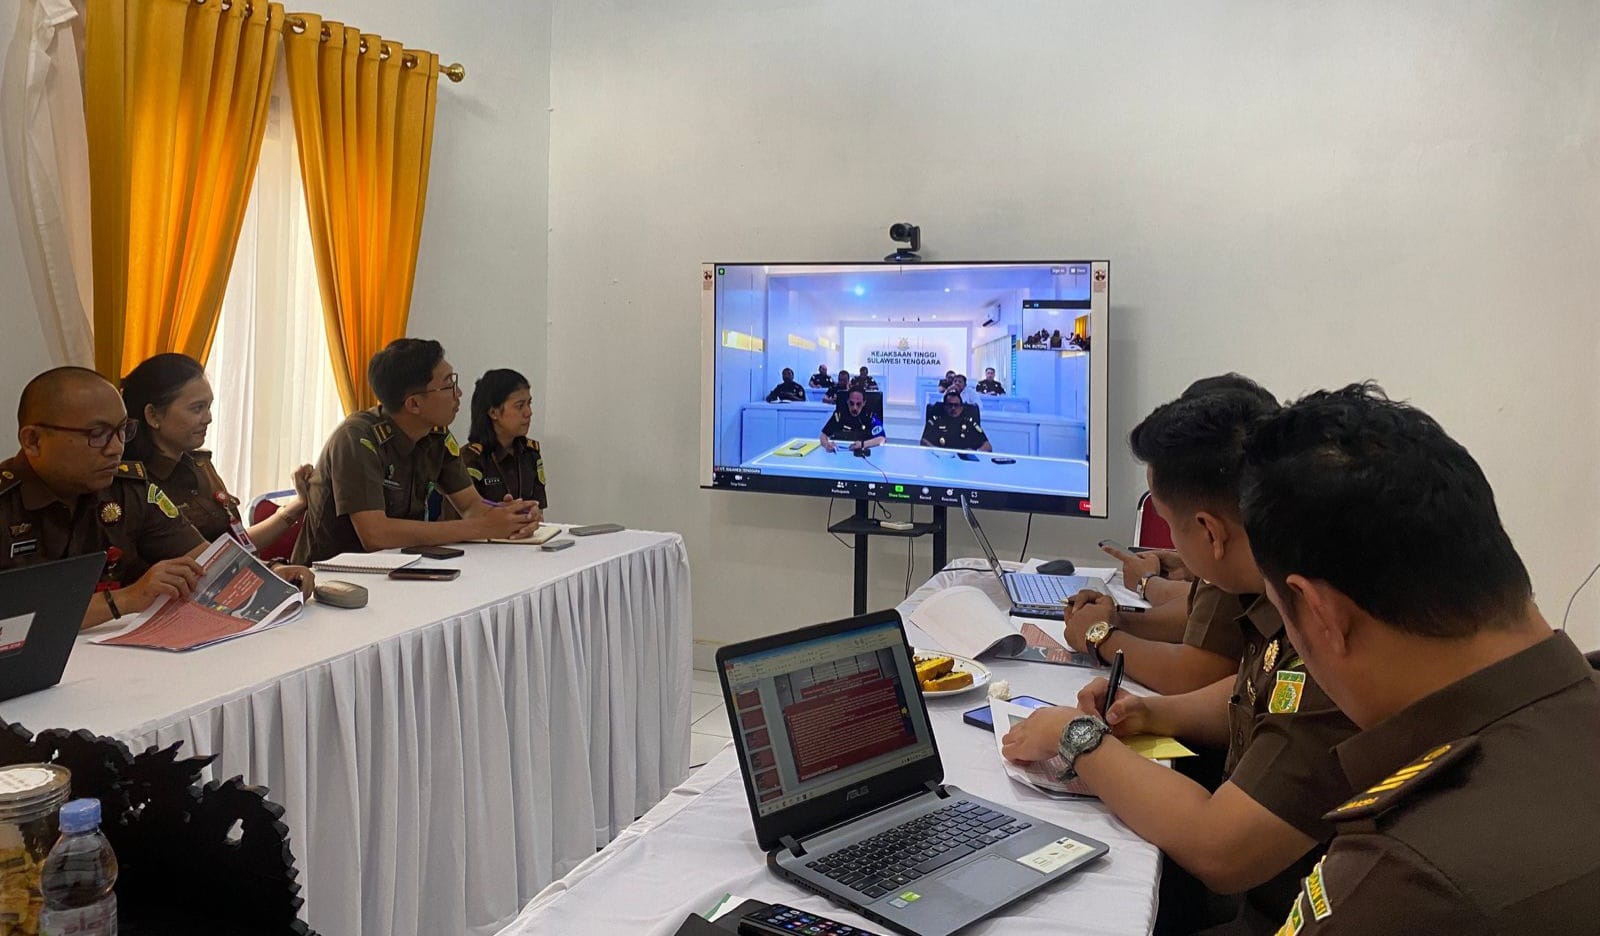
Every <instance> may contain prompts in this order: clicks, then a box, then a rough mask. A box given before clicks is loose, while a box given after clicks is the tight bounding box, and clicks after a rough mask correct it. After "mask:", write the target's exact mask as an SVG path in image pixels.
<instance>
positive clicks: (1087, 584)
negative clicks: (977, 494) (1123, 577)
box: [961, 497, 1110, 621]
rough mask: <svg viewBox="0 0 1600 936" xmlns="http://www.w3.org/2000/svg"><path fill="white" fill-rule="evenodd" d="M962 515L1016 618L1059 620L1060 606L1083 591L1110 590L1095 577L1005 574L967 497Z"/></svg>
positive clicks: (962, 500) (963, 498) (1102, 581)
mask: <svg viewBox="0 0 1600 936" xmlns="http://www.w3.org/2000/svg"><path fill="white" fill-rule="evenodd" d="M961 513H962V515H963V516H965V517H966V518H967V525H968V526H970V527H972V535H973V537H974V538H975V539H977V541H978V546H979V547H980V548H981V549H982V550H983V555H984V556H985V557H986V558H987V559H988V560H989V568H991V569H993V570H994V574H995V577H996V578H998V579H999V580H1000V584H1001V585H1002V586H1004V587H1005V590H1006V595H1007V596H1009V597H1010V598H1011V614H1012V615H1013V616H1015V617H1031V618H1049V619H1051V620H1057V621H1059V620H1060V619H1061V617H1062V614H1063V611H1062V607H1061V603H1062V602H1063V601H1065V600H1067V599H1068V598H1071V597H1072V596H1073V595H1076V594H1077V593H1078V592H1080V591H1082V590H1083V589H1085V588H1093V589H1094V590H1096V591H1099V592H1109V591H1110V586H1109V585H1108V584H1107V583H1106V580H1105V579H1103V578H1097V577H1095V576H1092V575H1040V574H1039V573H1037V572H1008V571H1006V568H1005V567H1004V566H1002V565H1001V564H1000V557H999V556H997V555H995V552H994V547H993V546H991V545H989V537H987V536H985V535H983V527H982V526H980V525H979V524H978V515H977V514H976V513H974V512H973V510H972V505H971V504H969V503H967V499H966V498H965V497H962V498H961Z"/></svg>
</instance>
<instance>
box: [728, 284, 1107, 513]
mask: <svg viewBox="0 0 1600 936" xmlns="http://www.w3.org/2000/svg"><path fill="white" fill-rule="evenodd" d="M1101 275H1102V277H1103V273H1102V274H1101ZM1102 284H1103V280H1102ZM708 288H711V289H714V290H715V297H716V298H715V309H716V316H715V318H716V323H715V324H716V340H717V347H716V349H715V362H714V367H715V379H714V394H715V398H714V400H713V403H712V407H711V413H712V418H713V420H714V427H713V430H712V432H711V445H712V450H713V451H712V463H713V464H714V465H715V466H716V472H717V474H718V475H719V478H718V479H717V480H716V482H715V483H716V484H717V486H727V487H735V488H737V487H741V486H744V484H743V483H742V482H746V481H747V480H749V479H747V478H745V477H739V478H738V479H737V481H738V482H741V483H732V482H733V481H734V479H733V478H732V477H731V475H732V474H733V473H742V472H749V473H751V474H752V475H754V476H758V477H759V479H760V480H762V481H765V482H768V483H767V485H766V487H767V488H768V489H770V488H771V483H770V482H771V481H772V479H773V478H793V479H809V480H813V481H841V480H842V481H850V482H866V483H870V484H873V485H874V486H875V485H877V484H882V485H884V488H885V490H887V491H888V492H889V493H888V494H887V495H886V494H885V493H884V491H881V490H876V489H875V490H873V491H871V492H862V491H860V490H857V491H856V492H854V493H855V496H861V494H863V493H865V494H866V496H874V495H876V496H878V497H879V499H886V500H888V499H896V498H895V496H894V495H895V493H896V488H897V486H898V487H899V492H898V493H909V494H910V495H916V494H921V493H932V494H937V495H942V494H944V493H945V491H946V490H950V491H951V492H952V493H954V492H956V491H962V492H966V491H978V492H991V491H992V492H997V493H1010V494H1041V495H1048V496H1052V497H1057V498H1083V497H1086V496H1088V493H1089V471H1088V447H1089V438H1090V433H1089V431H1088V428H1089V421H1090V406H1089V397H1090V362H1091V359H1092V357H1093V356H1092V355H1091V354H1090V351H1091V348H1092V347H1093V342H1094V335H1093V334H1092V328H1091V324H1092V321H1093V319H1092V316H1091V312H1090V308H1091V290H1092V289H1093V288H1094V283H1093V281H1092V277H1091V272H1090V266H1089V265H1088V264H1087V263H1082V264H1078V263H1061V264H1048V263H1041V264H994V265H987V264H977V265H940V266H935V267H916V266H909V265H908V266H876V265H860V266H848V265H846V266H796V267H784V266H777V265H731V264H724V265H718V266H717V267H716V274H715V279H714V282H711V283H708ZM863 368H865V369H866V372H865V374H864V375H863V373H862V369H863ZM786 369H787V370H789V371H792V374H793V381H794V383H795V384H798V385H800V387H799V390H798V391H797V388H795V387H794V386H793V385H790V384H786V383H785V378H784V372H785V370H786ZM824 369H825V370H826V374H827V380H826V383H824V381H823V379H822V376H821V375H822V372H823V370H824ZM841 373H843V374H844V375H845V377H846V379H845V381H844V382H843V383H840V381H839V375H840V374H841ZM957 375H959V378H964V380H961V379H959V378H958V377H957ZM813 378H816V379H815V380H814V379H813ZM852 388H855V389H860V390H862V391H864V392H863V393H862V395H861V397H860V398H859V399H858V400H857V401H856V403H857V410H852V409H851V408H850V407H851V390H852ZM802 392H803V397H802V396H801V393H802ZM950 392H955V393H958V394H959V399H954V398H949V397H947V393H950ZM858 411H864V412H865V413H866V414H868V415H870V416H871V417H872V418H874V419H876V420H877V421H878V422H879V423H880V424H881V433H882V435H883V436H884V439H885V442H886V444H885V445H884V446H883V447H882V448H877V447H875V448H874V449H873V450H872V452H871V456H870V457H869V458H857V457H853V456H852V453H851V452H850V451H848V442H849V441H851V440H852V438H853V437H852V436H851V434H850V433H849V432H848V431H847V432H845V433H844V434H843V437H842V438H840V437H837V436H836V437H835V438H834V441H835V442H837V443H838V446H837V448H838V451H834V452H829V451H827V450H826V447H825V446H824V445H823V444H821V443H820V440H819V436H820V435H821V434H823V431H824V429H825V427H827V426H828V424H829V420H830V418H831V417H833V416H834V414H835V413H839V415H840V416H841V417H845V416H849V415H853V414H855V413H856V412H858ZM846 423H847V424H848V421H846ZM847 428H848V425H847ZM796 492H798V493H831V494H835V495H838V494H843V493H844V492H843V491H842V490H836V491H827V490H821V489H811V490H796ZM903 499H909V500H912V501H913V502H917V501H918V498H916V497H915V496H911V497H906V498H903ZM921 500H922V502H928V499H927V498H926V497H924V498H921ZM934 502H936V503H937V502H938V501H934ZM981 502H982V499H981V496H980V498H979V503H981ZM1030 509H1031V508H1030Z"/></svg>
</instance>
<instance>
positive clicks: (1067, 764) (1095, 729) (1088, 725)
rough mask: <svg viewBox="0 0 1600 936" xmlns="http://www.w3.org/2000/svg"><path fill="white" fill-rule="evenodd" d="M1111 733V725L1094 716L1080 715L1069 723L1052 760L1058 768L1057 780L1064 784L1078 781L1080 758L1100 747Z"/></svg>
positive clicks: (1063, 731)
mask: <svg viewBox="0 0 1600 936" xmlns="http://www.w3.org/2000/svg"><path fill="white" fill-rule="evenodd" d="M1110 731H1111V727H1110V726H1109V725H1107V724H1106V723H1105V722H1103V721H1101V720H1100V719H1099V718H1096V717H1095V716H1093V715H1079V716H1078V717H1077V718H1074V719H1073V720H1072V721H1069V722H1067V727H1065V728H1063V729H1061V743H1060V745H1059V746H1058V747H1057V748H1056V756H1055V757H1052V758H1050V766H1051V767H1054V768H1058V772H1057V774H1056V779H1057V780H1058V781H1060V782H1062V783H1071V782H1072V781H1073V780H1076V779H1078V771H1077V763H1078V758H1080V757H1082V756H1083V755H1085V754H1087V753H1089V752H1090V751H1092V750H1094V749H1095V748H1097V747H1099V746H1100V741H1101V740H1102V739H1103V738H1105V736H1106V734H1107V733H1108V732H1110Z"/></svg>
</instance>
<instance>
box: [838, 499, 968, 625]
mask: <svg viewBox="0 0 1600 936" xmlns="http://www.w3.org/2000/svg"><path fill="white" fill-rule="evenodd" d="M869 503H870V501H864V500H858V501H856V512H855V514H854V515H853V516H849V517H846V518H844V519H843V520H840V521H839V522H838V523H835V524H834V525H833V526H830V527H828V532H829V533H836V534H848V535H850V536H854V537H855V538H856V544H855V550H856V588H855V609H854V610H853V611H852V612H851V613H852V614H866V613H867V537H869V536H906V537H918V536H925V535H927V534H929V533H932V534H933V571H935V572H938V571H939V570H941V569H943V568H944V565H945V561H946V547H947V543H946V542H945V511H946V508H944V507H935V508H933V522H931V523H914V524H912V525H911V529H909V530H891V529H888V528H886V527H883V526H880V525H879V524H878V521H877V520H874V519H873V518H872V517H870V516H868V514H867V507H868V504H869Z"/></svg>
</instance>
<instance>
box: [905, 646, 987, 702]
mask: <svg viewBox="0 0 1600 936" xmlns="http://www.w3.org/2000/svg"><path fill="white" fill-rule="evenodd" d="M911 662H912V665H913V666H915V667H916V670H917V682H918V683H919V684H921V686H922V694H923V696H924V697H926V698H929V699H938V698H941V697H943V696H953V695H961V694H962V693H965V692H971V691H972V690H974V689H977V688H979V687H981V686H987V685H988V684H989V667H987V666H984V665H983V664H982V663H979V662H978V661H977V660H974V659H971V658H970V657H964V656H959V655H957V654H954V653H946V652H944V651H943V650H918V649H915V648H913V649H912V651H911Z"/></svg>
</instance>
